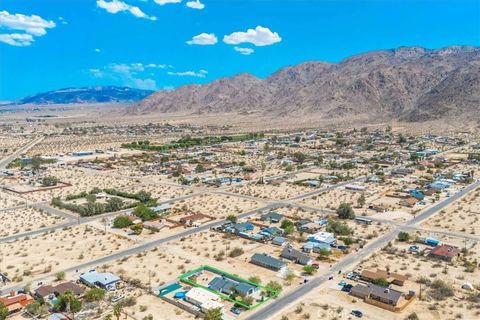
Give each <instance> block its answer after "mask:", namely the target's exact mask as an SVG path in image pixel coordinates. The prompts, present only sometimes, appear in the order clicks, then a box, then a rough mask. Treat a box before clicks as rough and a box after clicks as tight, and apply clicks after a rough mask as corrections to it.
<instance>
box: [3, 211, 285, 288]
mask: <svg viewBox="0 0 480 320" xmlns="http://www.w3.org/2000/svg"><path fill="white" fill-rule="evenodd" d="M280 206H283V205H282V204H274V203H272V204H268V205H266V206H264V207H261V208H257V209H253V210H251V211H248V212H245V213H242V214H239V215H238V216H237V217H238V218H239V219H242V218H247V217H250V216H253V215H255V214H257V213H258V212H260V211H263V210H270V209H275V208H277V207H280ZM225 222H226V220H221V221H215V222H212V223H208V224H205V225H202V226H200V227H197V228H190V229H187V230H185V231H183V232H180V233H177V234H174V235H171V236H169V237H166V238H162V239H158V240H154V241H150V242H147V243H143V244H141V245H138V246H136V247H132V248H129V249H126V250H123V251H119V252H116V253H114V254H111V255H109V256H105V257H101V258H98V259H94V260H91V261H88V262H85V263H82V264H79V265H76V266H73V267H70V268H68V269H65V270H62V271H64V272H65V273H77V271H78V272H80V271H82V270H87V269H90V268H95V267H97V266H99V265H102V264H105V263H108V262H112V261H114V260H117V259H121V258H123V257H127V256H131V255H134V254H137V253H140V252H144V251H146V250H150V249H153V248H155V247H158V246H160V245H163V244H166V243H168V242H171V241H175V240H179V239H181V238H184V237H188V236H190V235H193V234H195V233H198V232H202V231H206V230H208V229H210V228H215V227H218V226H220V225H221V224H223V223H225ZM52 277H53V275H47V276H44V277H41V278H37V279H34V280H32V281H29V282H32V283H38V282H46V281H47V280H50V279H51V278H52ZM25 284H26V283H21V284H17V285H14V286H11V287H6V288H2V291H3V292H9V291H11V290H20V289H22V288H23V286H24V285H25Z"/></svg>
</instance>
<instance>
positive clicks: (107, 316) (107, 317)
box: [103, 314, 113, 320]
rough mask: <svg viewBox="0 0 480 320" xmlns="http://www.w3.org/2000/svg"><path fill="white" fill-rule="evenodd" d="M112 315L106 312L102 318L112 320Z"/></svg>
mask: <svg viewBox="0 0 480 320" xmlns="http://www.w3.org/2000/svg"><path fill="white" fill-rule="evenodd" d="M112 318H113V316H112V315H111V314H107V315H106V316H105V317H104V318H103V320H112Z"/></svg>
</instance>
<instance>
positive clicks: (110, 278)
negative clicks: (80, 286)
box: [80, 270, 120, 290]
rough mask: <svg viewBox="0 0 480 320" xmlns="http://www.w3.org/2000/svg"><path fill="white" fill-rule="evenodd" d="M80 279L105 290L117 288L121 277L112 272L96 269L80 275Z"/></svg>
mask: <svg viewBox="0 0 480 320" xmlns="http://www.w3.org/2000/svg"><path fill="white" fill-rule="evenodd" d="M80 281H81V282H82V283H84V284H86V285H87V286H89V287H99V288H102V289H104V290H110V289H112V288H115V286H116V284H117V283H118V282H120V278H119V277H117V276H116V275H114V274H113V273H110V272H97V271H95V270H93V271H90V272H87V273H84V274H82V275H80Z"/></svg>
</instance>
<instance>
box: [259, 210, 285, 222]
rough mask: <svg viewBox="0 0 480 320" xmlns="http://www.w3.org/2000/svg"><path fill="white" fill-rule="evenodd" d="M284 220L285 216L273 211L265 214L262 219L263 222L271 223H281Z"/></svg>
mask: <svg viewBox="0 0 480 320" xmlns="http://www.w3.org/2000/svg"><path fill="white" fill-rule="evenodd" d="M282 219H283V214H280V213H278V212H273V211H271V212H268V213H265V214H263V215H262V216H261V217H260V220H261V221H265V222H270V223H279V222H280V221H281V220H282Z"/></svg>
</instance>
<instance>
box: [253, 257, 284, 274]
mask: <svg viewBox="0 0 480 320" xmlns="http://www.w3.org/2000/svg"><path fill="white" fill-rule="evenodd" d="M250 263H253V264H255V265H257V266H261V267H264V268H267V269H270V270H274V271H279V270H282V269H285V268H286V267H287V264H286V263H285V262H283V261H282V260H280V259H277V258H274V257H272V256H269V255H268V254H266V253H255V254H254V255H253V256H252V257H251V258H250Z"/></svg>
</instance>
